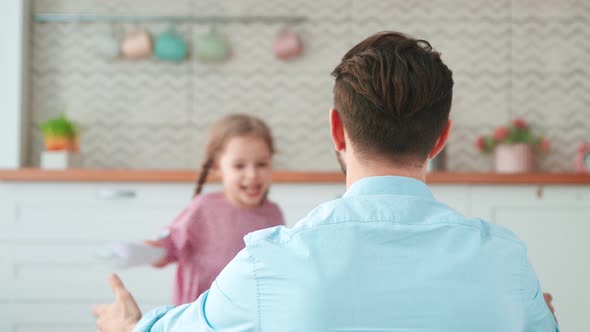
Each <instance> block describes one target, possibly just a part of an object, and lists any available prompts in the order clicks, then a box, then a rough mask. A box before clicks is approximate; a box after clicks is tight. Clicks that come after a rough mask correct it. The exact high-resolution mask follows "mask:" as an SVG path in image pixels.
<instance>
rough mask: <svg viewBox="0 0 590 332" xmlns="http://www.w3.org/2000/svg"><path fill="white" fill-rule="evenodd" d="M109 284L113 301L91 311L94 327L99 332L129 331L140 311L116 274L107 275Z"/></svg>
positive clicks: (139, 315) (137, 319) (138, 317)
mask: <svg viewBox="0 0 590 332" xmlns="http://www.w3.org/2000/svg"><path fill="white" fill-rule="evenodd" d="M109 285H110V286H111V289H112V290H113V294H114V295H115V302H113V303H111V304H99V305H97V306H95V307H94V309H93V310H92V312H93V314H94V316H95V317H96V327H97V329H98V331H99V332H131V331H132V330H133V328H134V327H135V325H136V324H137V322H138V321H139V319H140V318H141V311H140V310H139V307H138V306H137V303H136V302H135V300H134V299H133V296H132V295H131V293H129V291H128V290H127V289H126V288H125V286H124V285H123V282H122V281H121V279H119V277H118V276H117V275H116V274H114V273H111V274H110V275H109Z"/></svg>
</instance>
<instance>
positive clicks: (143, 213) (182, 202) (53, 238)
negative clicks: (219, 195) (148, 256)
mask: <svg viewBox="0 0 590 332" xmlns="http://www.w3.org/2000/svg"><path fill="white" fill-rule="evenodd" d="M191 187H192V186H191V185H190V184H137V183H129V184H126V183H85V184H83V183H37V184H34V183H1V184H0V322H2V323H1V324H4V325H5V326H4V325H0V330H1V331H10V332H17V331H19V332H21V331H31V332H32V331H39V332H40V331H47V332H49V331H93V330H95V328H93V325H94V319H93V317H92V315H91V312H92V311H91V310H92V306H93V304H96V303H108V302H111V301H112V295H111V291H110V290H109V288H108V285H107V275H108V272H109V271H110V270H111V269H112V265H110V264H109V263H108V262H104V261H101V260H100V258H99V255H98V253H99V252H100V249H101V248H103V246H104V244H105V243H106V242H110V241H141V240H143V239H147V238H153V237H155V236H156V235H157V234H158V233H159V232H160V230H161V229H162V228H163V227H164V226H166V225H168V224H169V223H170V222H171V221H172V220H173V219H174V217H175V216H176V215H177V214H178V213H180V211H181V209H182V208H183V207H184V206H186V204H187V203H188V202H189V201H190V199H191V189H192V188H191ZM174 270H175V267H174V266H170V267H168V268H166V269H164V270H156V269H153V268H151V267H141V268H134V269H129V270H123V271H116V272H118V273H120V275H121V277H122V278H123V280H124V282H125V283H126V284H127V285H128V288H129V289H130V290H131V291H132V292H133V293H134V295H135V297H136V299H137V300H138V302H139V303H140V304H141V305H142V307H143V309H149V308H151V307H153V306H154V305H158V304H159V305H162V304H166V303H168V302H169V301H170V298H171V292H172V286H173V279H174ZM4 327H5V328H4Z"/></svg>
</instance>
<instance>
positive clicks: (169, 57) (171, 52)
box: [154, 29, 187, 62]
mask: <svg viewBox="0 0 590 332" xmlns="http://www.w3.org/2000/svg"><path fill="white" fill-rule="evenodd" d="M186 54H187V45H186V42H185V41H184V39H183V38H182V36H181V35H180V33H178V32H176V31H175V30H174V29H169V30H167V31H165V32H163V33H161V34H160V35H159V36H158V38H156V45H155V47H154V55H155V56H156V58H158V59H160V60H163V61H174V62H180V61H182V60H184V59H185V58H186Z"/></svg>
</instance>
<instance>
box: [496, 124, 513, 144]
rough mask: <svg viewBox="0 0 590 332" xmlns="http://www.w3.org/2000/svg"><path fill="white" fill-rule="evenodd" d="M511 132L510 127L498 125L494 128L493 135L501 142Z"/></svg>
mask: <svg viewBox="0 0 590 332" xmlns="http://www.w3.org/2000/svg"><path fill="white" fill-rule="evenodd" d="M509 134H510V131H509V130H508V128H506V127H498V128H496V130H494V135H493V136H494V139H495V140H496V141H498V142H501V141H503V140H505V139H506V138H507V137H508V135H509Z"/></svg>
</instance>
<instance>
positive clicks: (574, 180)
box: [0, 168, 590, 185]
mask: <svg viewBox="0 0 590 332" xmlns="http://www.w3.org/2000/svg"><path fill="white" fill-rule="evenodd" d="M197 176H198V173H197V172H196V171H192V170H140V169H120V170H116V169H69V170H44V169H38V168H21V169H4V170H0V181H15V182H154V183H157V182H194V181H196V179H197ZM210 180H211V182H218V181H219V179H216V178H211V179H210ZM273 182H274V183H343V182H344V176H343V175H342V174H341V173H340V172H303V171H281V170H277V171H275V172H274V173H273ZM427 182H428V183H429V184H489V185H515V184H524V185H527V184H528V185H590V174H587V173H586V174H578V173H523V174H497V173H454V172H433V173H430V174H428V178H427Z"/></svg>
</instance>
